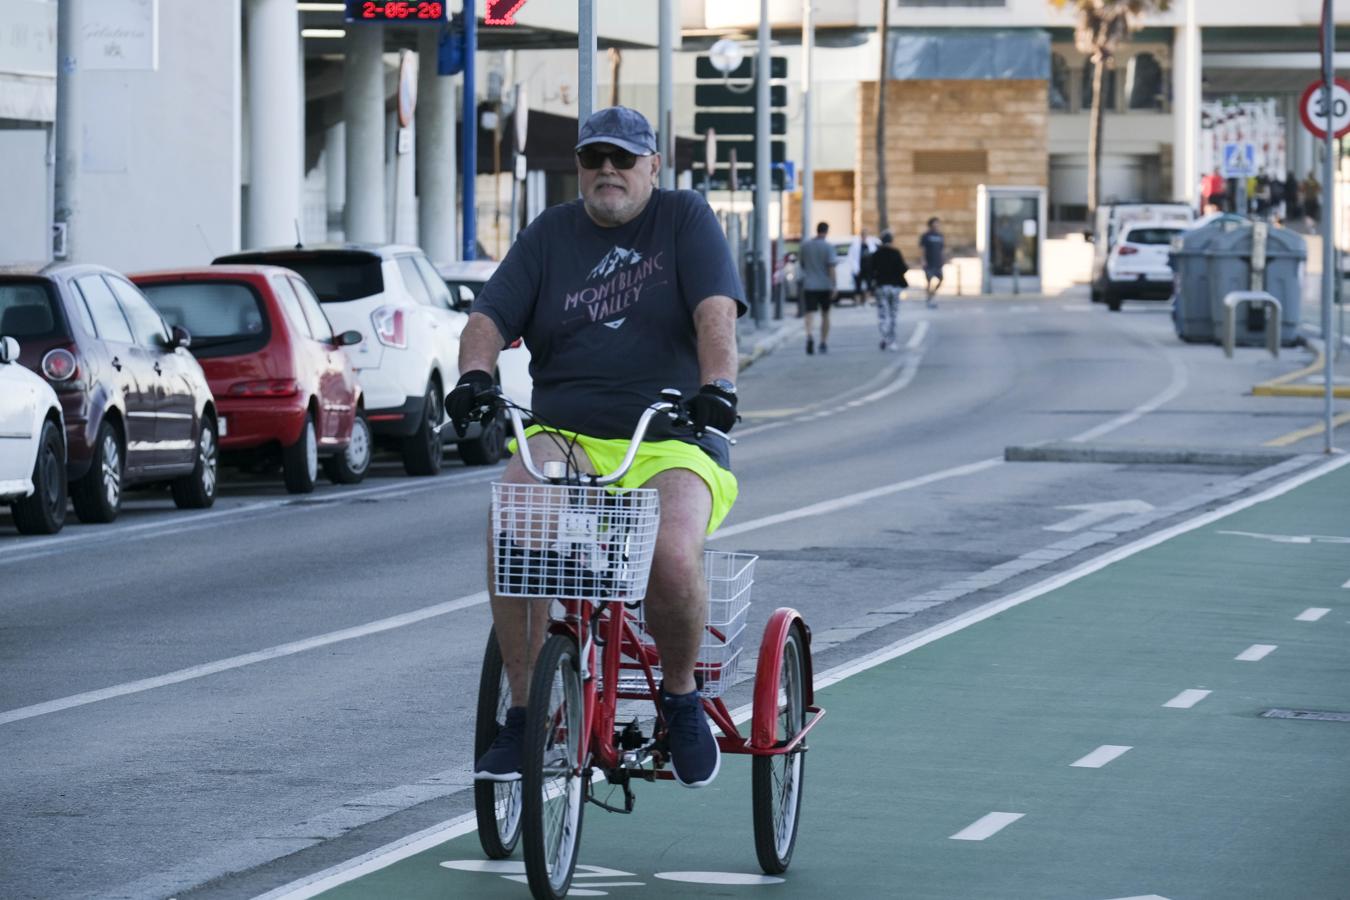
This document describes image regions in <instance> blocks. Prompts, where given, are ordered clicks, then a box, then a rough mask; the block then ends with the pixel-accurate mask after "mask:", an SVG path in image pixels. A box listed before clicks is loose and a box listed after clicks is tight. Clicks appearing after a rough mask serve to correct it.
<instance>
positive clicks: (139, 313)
mask: <svg viewBox="0 0 1350 900" xmlns="http://www.w3.org/2000/svg"><path fill="white" fill-rule="evenodd" d="M108 283H109V284H111V285H112V289H113V293H114V294H116V295H117V300H118V302H119V303H121V304H122V311H123V312H124V313H126V316H127V321H128V322H130V323H131V333H132V334H134V335H135V336H136V342H137V343H138V344H140V345H141V346H143V347H154V348H156V349H163V348H164V346H165V345H166V344H167V343H168V342H169V330H168V329H167V328H166V327H165V326H164V320H163V319H161V318H160V317H159V313H157V312H155V308H154V307H153V306H151V305H150V302H149V301H148V300H146V299H145V297H144V296H142V294H141V292H140V291H138V290H136V289H135V288H134V287H132V286H131V282H128V281H123V280H122V279H120V278H109V279H108Z"/></svg>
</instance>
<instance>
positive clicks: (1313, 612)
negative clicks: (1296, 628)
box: [1294, 606, 1331, 622]
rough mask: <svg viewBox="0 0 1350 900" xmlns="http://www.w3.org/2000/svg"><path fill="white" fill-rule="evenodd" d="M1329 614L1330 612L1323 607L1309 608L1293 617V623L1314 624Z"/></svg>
mask: <svg viewBox="0 0 1350 900" xmlns="http://www.w3.org/2000/svg"><path fill="white" fill-rule="evenodd" d="M1329 612H1331V610H1329V609H1327V608H1326V607H1324V606H1310V607H1308V608H1307V609H1305V610H1304V611H1303V612H1301V613H1299V614H1298V615H1296V616H1294V621H1296V622H1316V621H1317V620H1318V619H1320V618H1322V617H1323V616H1325V615H1326V614H1327V613H1329Z"/></svg>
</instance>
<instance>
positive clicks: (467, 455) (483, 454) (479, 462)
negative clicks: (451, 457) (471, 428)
mask: <svg viewBox="0 0 1350 900" xmlns="http://www.w3.org/2000/svg"><path fill="white" fill-rule="evenodd" d="M505 455H506V412H505V411H504V410H503V411H500V412H498V413H497V415H495V416H493V417H492V421H490V422H488V423H487V424H486V425H484V426H483V431H482V433H481V434H480V435H479V436H478V437H476V438H474V439H473V440H471V441H460V442H459V457H460V459H462V460H464V464H465V465H466V466H491V465H494V464H496V463H498V462H500V461H501V459H502V457H503V456H505Z"/></svg>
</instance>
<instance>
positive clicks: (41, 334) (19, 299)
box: [0, 281, 93, 341]
mask: <svg viewBox="0 0 1350 900" xmlns="http://www.w3.org/2000/svg"><path fill="white" fill-rule="evenodd" d="M52 301H53V298H52V293H51V288H50V287H49V286H48V285H47V284H45V283H43V282H41V281H11V282H4V283H0V334H2V335H4V336H5V337H12V338H17V339H18V340H20V341H22V340H23V339H24V338H49V337H65V336H66V329H65V323H64V322H62V321H61V315H60V313H59V312H58V311H57V306H56V304H55V303H54V302H52ZM90 330H91V331H92V330H93V326H92V325H91V326H90Z"/></svg>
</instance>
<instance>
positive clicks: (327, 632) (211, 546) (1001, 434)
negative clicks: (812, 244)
mask: <svg viewBox="0 0 1350 900" xmlns="http://www.w3.org/2000/svg"><path fill="white" fill-rule="evenodd" d="M901 341H902V344H904V345H905V346H904V349H903V350H902V352H899V353H889V354H888V353H882V352H880V351H879V350H878V348H877V338H876V332H875V326H874V323H873V320H872V311H871V310H870V309H868V310H860V309H855V308H845V309H841V310H838V311H836V322H835V333H834V334H832V335H831V340H830V352H829V354H828V355H825V356H821V355H819V354H818V355H815V356H806V355H805V354H804V353H803V352H802V349H801V344H800V341H799V338H798V337H796V336H792V337H790V338H789V339H788V340H787V341H785V342H784V343H783V344H782V346H780V347H779V348H778V349H777V350H776V351H775V352H773V353H771V354H769V355H767V356H764V357H763V358H761V359H759V360H757V361H756V363H755V364H754V365H753V366H751V367H750V368H748V369H747V370H746V371H745V372H744V373H743V374H742V377H741V380H740V389H741V396H742V398H743V400H742V409H743V411H744V413H745V421H744V422H743V423H742V425H741V426H740V428H739V430H738V434H739V436H740V438H741V441H740V444H739V446H738V447H737V448H736V450H735V452H734V462H735V467H736V471H737V474H738V477H739V478H740V482H741V500H740V502H739V503H738V504H737V506H736V508H735V510H734V511H733V512H732V515H731V517H730V518H729V519H728V521H727V523H726V525H725V526H724V528H723V531H722V532H720V533H719V535H718V536H716V537H715V539H714V542H713V546H716V547H720V548H724V549H738V550H746V551H752V552H755V553H758V554H760V556H761V563H760V566H759V571H758V583H757V585H756V588H755V592H756V606H755V609H754V611H753V612H752V617H753V619H752V625H751V628H750V629H749V632H750V633H752V634H758V628H757V627H756V625H755V623H756V622H762V621H763V619H764V618H765V617H766V616H767V615H768V613H769V612H770V611H771V610H772V609H773V608H774V607H776V606H780V605H790V606H794V607H797V608H798V609H800V610H801V611H802V612H803V613H804V614H805V616H806V618H807V620H808V621H809V622H810V623H811V626H812V629H813V631H814V633H815V636H816V640H815V646H816V653H817V667H818V669H819V668H820V667H821V666H823V665H827V664H833V663H836V662H839V661H842V660H844V659H847V658H849V657H850V656H853V655H856V654H859V653H862V652H866V651H867V650H870V649H872V648H874V647H877V646H880V645H881V644H883V643H885V642H887V641H891V640H894V639H895V638H896V637H897V636H899V635H903V634H904V633H906V632H907V631H913V630H917V629H919V628H922V627H926V626H927V625H930V624H932V623H933V622H935V621H938V620H940V619H942V618H944V617H948V616H952V615H955V614H957V613H959V612H960V611H961V610H962V609H965V608H968V607H969V606H971V605H973V604H975V603H976V602H979V601H980V599H981V598H984V597H987V596H989V595H990V592H993V591H1002V590H1008V589H1015V588H1016V587H1017V586H1019V585H1021V584H1025V583H1026V582H1028V581H1030V580H1032V579H1035V578H1042V577H1044V576H1045V575H1046V574H1048V573H1051V572H1054V571H1056V570H1059V569H1063V568H1066V567H1068V566H1069V565H1072V564H1074V563H1075V562H1078V561H1081V560H1082V559H1085V558H1087V557H1089V556H1090V555H1091V554H1093V553H1095V552H1099V551H1100V550H1102V549H1103V548H1108V547H1110V546H1113V545H1116V544H1118V543H1120V542H1123V541H1125V540H1127V539H1129V538H1131V537H1137V536H1138V535H1140V534H1143V533H1147V532H1148V531H1149V530H1152V529H1156V528H1159V527H1162V526H1163V525H1164V524H1165V523H1166V522H1168V521H1169V520H1171V519H1172V518H1174V517H1176V516H1180V515H1183V514H1186V513H1189V512H1193V511H1194V510H1197V509H1205V508H1209V507H1212V506H1214V505H1216V504H1218V503H1220V502H1222V501H1223V500H1225V499H1229V498H1232V497H1234V496H1240V495H1242V494H1243V493H1244V492H1249V491H1252V490H1255V489H1257V488H1259V487H1260V486H1261V485H1262V484H1263V483H1266V482H1267V481H1268V480H1269V479H1270V478H1272V477H1275V475H1276V474H1278V473H1283V472H1289V471H1294V470H1297V469H1298V468H1299V467H1300V466H1306V465H1308V464H1309V463H1310V462H1311V461H1312V460H1313V458H1314V457H1312V456H1311V455H1309V456H1302V457H1295V458H1293V459H1291V460H1289V461H1288V462H1284V463H1281V464H1277V465H1272V466H1269V467H1266V468H1257V467H1255V466H1253V465H1250V464H1249V465H1246V466H1242V465H1163V464H1156V463H1136V464H1129V463H1113V464H1101V463H1048V462H1045V463H1042V462H1033V463H1020V462H1019V463H1014V462H1004V461H1003V455H1004V449H1005V447H1008V446H1010V445H1030V444H1035V443H1038V442H1043V441H1069V442H1073V443H1074V444H1076V445H1082V446H1084V447H1091V446H1094V445H1100V444H1107V443H1109V444H1112V445H1124V446H1127V447H1138V448H1141V449H1142V448H1145V447H1194V446H1205V447H1228V448H1241V449H1247V448H1257V447H1260V446H1261V445H1262V444H1264V443H1266V442H1269V441H1272V440H1274V439H1277V438H1279V437H1280V436H1281V435H1286V434H1288V433H1290V432H1293V431H1295V430H1297V429H1301V428H1305V427H1307V426H1309V425H1311V424H1314V423H1315V422H1316V421H1317V420H1318V418H1319V416H1320V409H1321V407H1320V401H1317V400H1302V399H1298V398H1267V397H1252V396H1248V395H1247V392H1248V391H1249V390H1250V387H1251V385H1252V384H1254V383H1255V382H1257V381H1260V380H1263V379H1266V378H1269V377H1272V376H1274V375H1278V374H1281V373H1283V372H1287V371H1290V370H1292V369H1295V368H1297V367H1299V366H1300V365H1301V364H1304V363H1306V362H1307V361H1308V360H1309V359H1310V356H1309V355H1308V354H1307V353H1306V352H1305V351H1301V350H1292V351H1286V352H1285V354H1284V356H1283V358H1282V359H1280V360H1271V359H1270V358H1269V357H1268V356H1265V355H1264V354H1263V353H1262V352H1261V351H1257V350H1246V351H1239V353H1238V356H1237V357H1236V358H1235V359H1233V360H1228V359H1225V358H1224V357H1223V354H1222V353H1221V352H1220V350H1219V349H1218V348H1217V347H1210V346H1187V345H1182V344H1179V343H1177V342H1176V341H1175V339H1174V338H1173V337H1172V334H1171V329H1170V323H1169V322H1168V320H1167V318H1166V313H1165V311H1164V310H1163V308H1162V306H1161V305H1146V304H1139V305H1138V306H1127V309H1126V311H1125V312H1124V313H1122V314H1120V315H1110V314H1108V313H1107V312H1106V311H1105V310H1104V309H1103V308H1101V307H1091V306H1090V304H1088V303H1087V302H1086V299H1085V298H1084V299H1077V298H1069V299H1063V298H1060V299H1035V298H1032V299H1029V300H1027V301H1024V302H1016V303H1014V302H988V301H986V302H979V301H973V300H966V301H949V302H946V303H944V304H943V305H942V306H941V307H940V308H938V309H936V310H932V311H927V310H923V309H922V306H921V304H917V305H916V304H908V303H907V304H905V306H904V309H903V312H902V335H901ZM905 342H908V343H907V344H906V343H905ZM1320 447H1321V439H1320V437H1307V438H1304V439H1303V440H1302V441H1298V442H1294V443H1293V444H1291V445H1290V446H1289V447H1286V448H1285V449H1290V450H1294V451H1300V450H1301V451H1306V452H1307V453H1308V454H1312V453H1314V452H1316V451H1317V450H1320ZM1141 458H1142V457H1141ZM495 471H497V470H495V469H472V468H465V467H463V466H461V465H459V464H458V463H455V462H452V463H451V464H450V465H448V466H447V469H446V472H445V473H443V474H442V475H441V476H440V477H437V478H432V479H410V478H405V477H403V476H402V475H401V470H400V469H399V468H398V467H397V466H396V465H395V464H394V462H393V460H392V459H391V460H388V461H386V462H383V463H382V464H380V465H378V466H377V468H376V470H375V471H374V472H373V474H372V476H371V477H370V478H369V479H368V480H367V481H366V482H365V483H364V484H363V485H361V486H360V487H358V488H355V489H341V488H334V487H331V486H325V487H322V488H320V490H319V491H317V492H316V493H315V494H314V495H311V496H310V497H306V498H301V499H295V498H291V497H288V496H287V495H286V494H285V493H284V490H283V489H282V487H281V486H280V482H279V479H278V480H277V481H276V482H275V483H273V482H271V481H263V480H259V479H258V478H256V477H250V478H245V477H243V476H233V477H231V476H228V475H227V477H226V479H225V481H224V483H223V485H222V492H221V498H220V500H219V501H218V502H217V504H216V506H215V508H214V509H213V510H212V511H210V512H209V513H180V512H178V511H176V510H174V509H173V506H172V503H171V501H170V500H169V499H168V498H167V496H157V495H153V494H148V495H135V494H133V495H132V497H131V499H130V502H129V503H128V506H127V509H126V510H125V512H124V514H123V516H122V517H121V518H119V520H118V522H117V523H115V524H114V525H112V526H82V525H78V524H75V525H72V526H68V527H67V529H66V530H65V531H63V532H62V533H61V534H60V535H57V536H54V537H52V538H38V539H33V538H21V537H19V536H17V534H16V533H15V532H14V530H13V528H12V525H11V524H10V522H9V520H8V518H7V517H6V516H0V585H3V588H2V589H0V747H3V748H4V757H5V759H6V765H5V766H3V767H0V796H3V797H4V798H5V801H4V805H3V809H4V812H3V813H2V814H0V895H4V896H6V897H14V898H28V897H34V898H37V897H41V898H50V897H84V896H90V897H101V898H114V897H167V896H183V895H189V896H203V897H207V896H210V897H217V896H218V897H245V896H254V895H257V894H260V893H263V892H265V891H267V890H270V889H272V888H275V887H277V886H279V885H282V884H285V883H287V882H288V881H290V880H292V879H294V878H296V877H299V876H301V875H303V874H306V873H308V872H311V871H314V870H317V869H320V868H323V867H326V866H329V865H332V864H334V863H337V862H339V861H341V860H343V859H346V858H349V857H352V856H355V855H358V854H360V853H363V852H366V851H368V850H370V849H372V848H374V847H377V846H379V845H381V844H383V843H385V842H387V841H389V840H392V839H394V838H397V837H399V836H401V835H403V834H407V833H410V832H412V831H415V830H417V829H419V828H423V827H427V826H429V825H431V824H434V823H436V822H439V821H442V820H444V819H446V818H449V817H451V816H454V815H456V814H458V813H461V812H463V811H464V810H466V809H468V808H469V806H470V804H471V800H470V798H469V797H468V796H467V793H466V792H465V791H464V790H463V788H464V787H465V786H466V785H467V784H468V783H469V779H468V773H469V768H470V766H471V762H472V760H471V758H470V757H471V751H470V748H471V744H472V718H473V704H474V699H475V698H474V691H475V690H476V685H477V670H478V663H479V658H480V654H481V648H482V642H483V640H484V637H485V634H486V630H487V625H488V615H487V608H486V605H485V603H484V602H483V596H482V593H481V591H482V580H483V565H484V564H483V549H482V548H483V523H484V517H485V513H486V507H487V484H488V482H489V481H490V480H491V478H492V477H493V475H494V472H495ZM1094 504H1116V505H1115V506H1111V507H1101V506H1094ZM1052 529H1053V530H1052ZM740 690H742V691H743V690H744V686H743V687H742V688H741V689H740ZM732 699H734V697H733V698H732Z"/></svg>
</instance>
